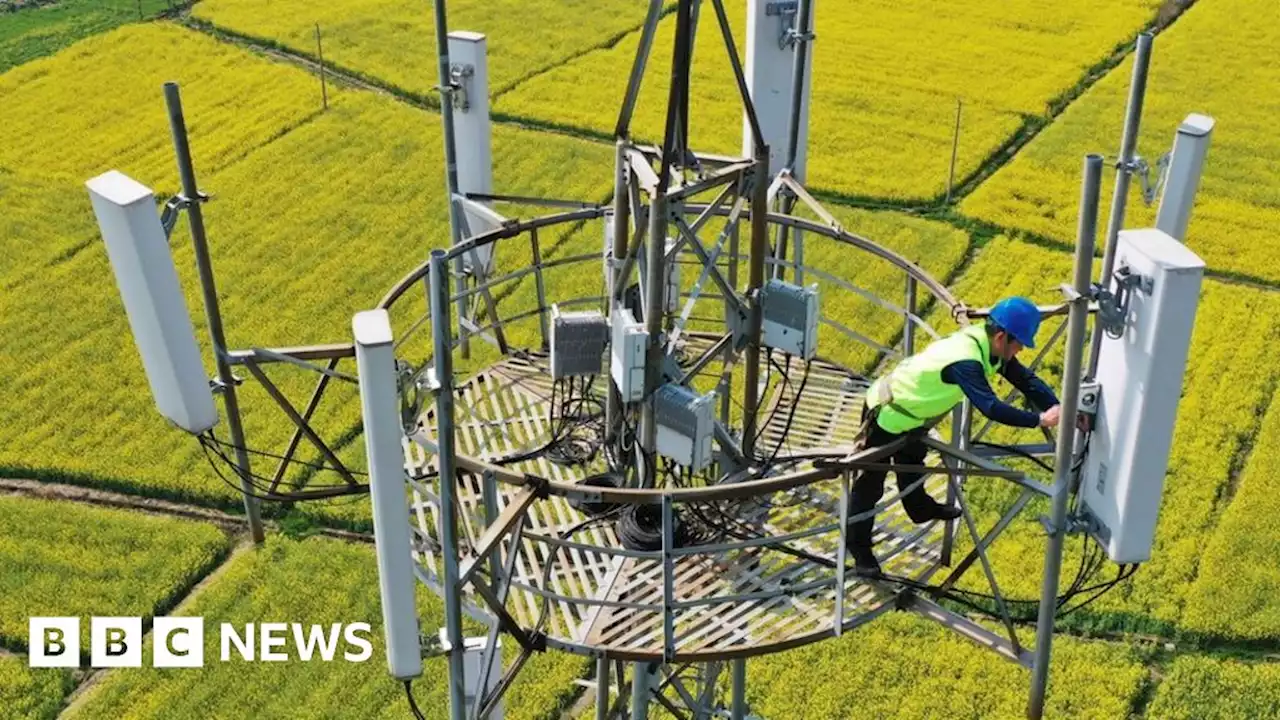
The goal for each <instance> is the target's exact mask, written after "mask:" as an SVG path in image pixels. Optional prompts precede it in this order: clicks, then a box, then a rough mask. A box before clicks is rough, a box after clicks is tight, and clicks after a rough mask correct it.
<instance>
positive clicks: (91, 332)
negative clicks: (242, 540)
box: [0, 27, 613, 507]
mask: <svg viewBox="0 0 1280 720" xmlns="http://www.w3.org/2000/svg"><path fill="white" fill-rule="evenodd" d="M143 31H145V32H147V33H161V34H163V35H165V36H167V35H168V34H171V33H176V34H177V35H178V36H180V37H186V38H189V39H190V41H191V42H193V43H195V45H194V47H192V48H187V50H184V51H183V52H184V53H185V52H188V51H191V52H199V49H200V48H201V47H203V46H204V44H205V43H210V42H212V41H209V40H207V39H205V38H203V37H201V36H199V35H198V34H197V33H193V32H191V31H188V30H185V29H180V28H173V27H164V28H130V29H128V30H122V31H119V33H117V34H129V33H138V32H143ZM110 37H112V36H106V38H99V39H98V40H95V41H88V42H89V43H94V42H99V41H101V40H105V39H107V38H110ZM213 45H214V47H215V48H217V50H218V52H221V53H227V56H226V57H225V58H224V62H225V63H227V64H229V65H230V66H231V67H233V68H240V69H239V70H237V72H242V73H244V74H245V75H247V76H250V77H254V76H261V75H263V74H264V73H266V74H270V73H273V72H276V71H281V72H286V73H289V74H297V75H300V76H302V77H305V75H304V74H302V73H300V72H298V71H295V70H291V69H288V68H282V67H280V66H278V65H275V64H273V63H271V62H269V61H266V60H263V59H259V58H254V57H253V56H251V55H249V54H248V53H244V52H242V51H239V50H235V49H234V48H230V47H229V46H226V45H221V44H217V43H213ZM126 47H133V52H135V53H137V54H138V57H139V58H145V57H146V56H147V53H149V52H150V48H149V47H148V46H147V45H146V44H145V43H135V44H134V45H132V46H126ZM68 52H69V53H73V54H81V53H83V52H85V51H84V50H83V49H82V48H81V47H80V46H77V47H74V48H72V49H71V50H69V51H68ZM116 60H117V61H118V62H119V68H121V69H119V70H117V73H118V74H119V75H120V78H119V79H118V80H116V81H115V82H116V83H118V84H119V85H120V86H121V87H133V85H134V84H145V83H147V82H149V80H148V73H149V71H148V70H147V69H146V63H145V61H144V60H141V59H140V60H138V61H137V62H130V61H129V59H128V56H127V54H126V53H125V52H124V50H123V49H122V50H120V51H118V53H117V56H116ZM44 62H45V61H41V64H43V63H44ZM49 62H50V64H49V65H48V66H47V67H46V73H47V77H46V78H45V79H44V80H43V82H44V83H45V84H46V85H48V86H52V85H55V84H66V83H70V82H71V81H72V80H71V79H64V78H63V77H62V76H63V74H68V75H74V74H75V73H77V72H79V71H81V70H82V66H81V65H78V64H75V63H71V62H64V58H63V56H58V57H55V58H51V59H50V61H49ZM241 66H243V67H241ZM29 67H35V65H33V66H29ZM131 67H142V68H143V70H141V71H139V76H138V77H136V78H134V77H132V75H131V72H132V71H131V70H129V68H131ZM26 69H27V68H23V70H26ZM10 75H12V73H11V74H10ZM10 75H6V76H5V77H4V80H8V79H9V77H10ZM157 87H158V86H157ZM300 90H301V91H304V92H309V90H310V86H309V85H304V86H303V87H302V88H301V89H300ZM121 94H122V95H123V93H121ZM250 100H251V99H250ZM279 100H280V101H282V102H283V101H286V100H288V98H287V97H283V98H280V99H279ZM98 101H99V99H98V98H97V96H96V95H95V97H94V102H95V103H96V102H98ZM123 101H124V99H122V100H120V101H117V103H116V105H115V106H112V108H111V109H110V110H93V109H92V108H94V107H97V106H96V105H90V106H89V107H90V109H89V110H86V111H85V112H84V113H83V114H81V115H79V116H77V117H78V119H79V122H80V123H82V124H83V125H86V126H108V125H109V126H111V127H116V126H117V125H118V123H117V122H114V121H110V120H109V117H110V116H112V115H113V113H114V109H115V108H116V107H118V106H120V105H121V104H123ZM102 102H105V101H102ZM246 102H248V101H246ZM193 105H194V106H189V107H188V110H187V120H188V123H189V126H190V130H191V135H192V143H193V147H194V153H195V161H196V165H197V172H198V175H199V178H200V184H201V187H202V188H203V189H204V190H206V191H208V192H211V193H213V194H214V200H213V201H212V202H210V203H208V204H207V205H206V206H205V208H204V214H205V218H206V223H207V227H208V231H209V240H210V252H211V255H212V258H213V263H214V268H215V271H216V273H217V280H218V290H219V295H220V298H221V303H222V310H223V317H224V321H225V323H226V330H227V337H228V341H229V342H230V344H231V345H232V346H233V347H247V346H250V345H258V346H279V345H297V344H304V343H309V342H343V341H349V340H350V318H351V315H352V314H353V313H355V312H356V311H358V310H363V309H367V308H369V307H372V306H373V305H374V304H375V303H376V302H377V301H378V300H379V299H380V298H381V296H382V295H383V294H384V293H385V292H386V291H387V290H388V289H389V288H390V287H391V285H392V284H394V283H395V282H396V281H397V280H399V279H400V278H401V277H402V276H403V275H404V274H406V273H407V272H409V271H410V270H411V269H412V268H413V267H415V266H416V265H417V264H418V263H420V262H422V261H423V260H424V259H425V258H426V257H427V255H428V253H429V251H430V250H431V249H432V248H435V247H441V246H445V245H447V244H448V242H449V234H448V225H447V212H446V209H445V204H444V200H443V198H444V177H443V172H442V171H441V166H442V164H443V148H442V145H441V140H440V118H439V116H438V115H435V114H432V113H427V112H423V111H421V110H417V109H414V108H411V107H408V106H406V105H403V104H401V103H398V102H396V101H395V100H393V99H391V98H387V97H381V96H376V95H373V94H369V93H363V92H347V93H344V94H343V95H342V96H340V98H339V101H338V102H336V103H334V104H332V105H331V107H330V110H329V111H328V112H326V113H320V114H318V115H317V116H315V117H314V118H312V119H311V120H310V121H309V122H304V123H302V124H300V125H298V126H297V127H294V128H293V129H292V131H290V132H288V133H286V134H284V135H283V136H280V137H277V138H276V139H275V140H273V141H271V142H269V143H267V144H266V145H265V146H262V147H259V148H257V149H253V148H252V147H245V148H243V149H242V152H243V154H244V157H242V158H240V159H239V160H237V161H235V162H230V163H229V164H228V163H227V162H226V161H227V160H229V159H230V156H229V152H227V151H229V150H230V148H231V146H230V145H228V144H226V143H227V140H226V138H224V137H223V133H224V130H225V128H224V127H223V126H219V125H217V124H216V123H215V124H210V122H208V120H207V119H206V118H205V117H204V116H203V115H202V114H201V112H202V109H207V110H208V111H209V113H210V114H211V115H212V116H213V119H215V120H216V119H217V118H219V117H222V116H223V113H224V112H227V113H230V112H231V111H230V110H227V111H219V110H217V109H213V108H209V107H208V105H202V104H200V103H193ZM125 106H126V107H127V105H125ZM271 107H272V105H271V104H268V105H267V108H266V109H264V110H263V112H264V113H265V114H266V115H267V116H269V115H270V108H271ZM252 108H253V106H252V105H251V104H250V105H241V106H239V108H238V109H237V110H236V111H235V113H234V115H235V116H236V117H239V118H241V122H242V123H245V126H246V127H248V126H255V123H256V122H258V120H257V119H258V118H259V117H260V116H259V115H258V114H257V113H255V112H254V111H253V109H252ZM5 111H7V108H6V110H5ZM5 111H0V112H5ZM155 114H156V115H157V116H158V118H159V120H158V121H159V122H161V123H164V122H165V120H164V112H163V104H162V103H161V104H159V105H158V107H157V108H155ZM63 132H67V131H66V130H64V131H63ZM242 137H243V135H242ZM266 139H267V138H263V140H266ZM158 142H161V143H163V144H162V145H157V146H156V148H155V149H154V151H151V152H150V154H149V155H134V156H132V157H144V158H145V157H154V158H155V162H154V163H153V164H154V166H155V167H156V168H157V169H156V170H155V171H154V172H155V173H156V175H155V176H154V177H152V178H150V179H148V181H150V182H157V183H159V184H160V186H164V185H170V186H172V184H176V182H175V176H176V172H175V171H174V170H172V169H169V168H171V167H172V166H171V165H165V166H164V168H163V169H162V168H160V165H161V164H162V162H161V161H162V160H163V162H165V163H171V162H172V160H171V159H167V158H164V157H163V152H168V148H167V143H168V133H167V129H166V130H164V132H163V134H162V135H161V136H160V138H159V140H158ZM202 148H203V150H204V152H205V153H206V154H201V153H202ZM220 148H222V149H224V151H222V152H221V154H220V150H219V149H220ZM493 149H494V158H495V167H494V176H495V186H496V188H497V189H498V190H500V191H504V192H512V193H516V194H521V195H544V196H555V197H564V196H567V197H587V198H603V197H604V195H605V194H606V193H607V192H608V185H609V181H610V178H611V172H610V170H609V168H610V165H609V163H610V161H611V158H612V154H613V153H612V149H611V148H609V147H607V146H605V145H601V144H598V143H588V142H584V141H581V140H576V139H573V138H569V137H565V136H546V135H537V134H534V133H532V132H530V131H527V130H522V129H518V128H514V127H510V126H495V128H494V140H493ZM78 152H81V153H82V157H83V158H84V159H83V160H81V161H80V162H79V163H78V165H82V166H83V165H88V164H89V163H90V162H92V163H95V164H98V163H100V164H101V166H103V167H112V166H117V167H121V168H122V169H124V170H125V171H127V172H134V170H133V168H134V167H137V165H135V164H133V163H131V162H126V161H127V160H128V158H129V157H131V155H130V154H129V152H128V149H127V148H116V147H113V146H103V147H101V148H99V150H98V152H99V153H101V154H100V155H98V154H96V153H94V152H93V151H92V150H90V149H80V150H78ZM113 153H114V154H113ZM220 158H221V159H222V160H223V161H224V162H223V163H221V164H219V163H218V162H217V161H218V160H219V159H220ZM143 166H144V167H150V166H151V165H148V164H146V163H144V164H143ZM36 168H37V169H39V166H36ZM600 168H603V169H604V171H603V172H595V171H596V170H598V169H600ZM73 171H74V172H78V173H83V172H86V170H85V169H84V168H83V167H81V168H79V169H77V168H74V167H69V168H67V170H66V172H67V173H70V172H73ZM4 177H5V176H3V175H0V178H4ZM83 177H87V176H82V178H83ZM64 179H65V184H63V185H59V183H62V182H63V180H64ZM144 179H147V178H144ZM80 182H82V179H81V178H78V179H71V178H69V177H67V176H66V175H65V174H64V175H61V176H58V177H57V178H55V179H54V180H50V181H49V183H52V184H51V185H50V186H49V188H48V189H50V190H51V191H61V190H63V189H64V188H65V189H66V190H67V192H68V193H69V195H67V200H66V207H65V213H66V215H67V216H68V218H69V219H67V218H64V219H62V220H57V221H56V222H55V221H54V219H53V218H44V212H45V210H44V209H45V208H49V207H52V206H53V205H51V204H48V203H46V204H43V205H42V204H40V203H37V202H35V201H34V200H32V201H31V202H28V203H27V204H28V205H33V206H34V209H33V210H31V211H30V212H29V213H27V215H28V216H29V217H31V218H35V217H39V218H42V220H41V222H34V221H33V222H32V223H31V224H30V225H28V226H26V227H33V228H36V229H37V230H39V232H40V233H43V234H42V235H40V237H41V238H45V239H47V238H58V237H59V236H58V234H57V230H58V228H59V227H67V228H73V229H74V228H79V229H78V230H76V232H77V233H82V234H81V235H80V239H81V240H82V241H83V243H81V245H82V249H80V250H79V251H78V252H68V251H67V248H68V247H70V248H71V249H72V250H74V249H76V247H80V246H81V245H77V242H79V241H77V240H75V239H74V234H72V235H68V238H69V239H67V240H66V241H65V243H64V244H62V245H59V244H57V243H53V244H51V245H50V246H49V247H48V248H46V249H44V250H41V249H40V248H39V245H38V244H37V241H38V239H37V238H33V239H32V242H31V243H30V244H28V243H27V234H26V230H24V229H23V227H24V226H16V227H17V229H18V230H20V231H21V232H20V233H19V235H18V236H17V237H18V238H19V239H20V240H21V243H20V244H19V245H16V246H15V247H19V248H23V249H21V250H20V255H19V259H20V260H21V261H22V263H23V264H24V266H26V267H28V268H32V267H39V268H40V271H39V272H38V273H32V272H19V273H17V275H10V273H8V272H7V270H8V268H6V272H5V273H4V274H3V275H0V280H2V281H3V282H5V283H6V284H5V290H4V291H3V293H0V311H3V312H0V328H2V329H0V335H2V336H3V337H4V338H5V342H4V343H3V344H0V363H2V364H3V367H5V368H6V372H5V373H4V374H3V379H0V386H2V387H3V392H4V393H5V396H6V397H8V398H10V400H11V404H10V407H11V409H12V410H13V411H14V412H16V413H20V414H21V416H22V417H23V418H24V422H22V423H8V424H5V425H4V427H3V428H0V438H3V439H0V467H2V468H4V470H5V472H6V473H7V474H19V475H23V476H28V477H29V476H31V475H33V474H41V473H51V472H52V473H59V474H62V475H64V476H65V475H67V474H72V475H76V476H79V477H80V478H81V480H82V481H84V482H89V483H94V484H99V485H107V486H112V487H120V488H123V489H128V490H132V491H143V492H146V493H148V494H153V495H162V496H169V497H176V498H183V499H200V500H203V501H206V502H209V501H212V502H215V503H218V504H222V505H225V506H228V507H236V506H237V505H238V503H239V501H238V498H237V494H236V493H235V492H234V490H232V489H230V488H228V487H226V486H225V485H223V484H222V483H221V482H219V481H218V479H217V478H216V477H214V476H213V474H212V473H211V471H210V470H209V468H208V466H207V464H206V461H205V458H204V456H203V454H202V453H201V451H200V449H199V447H198V446H197V445H196V443H195V442H194V441H193V440H191V439H190V438H189V437H187V436H186V435H185V434H183V433H181V432H180V431H177V430H174V429H172V428H170V427H168V426H167V425H166V424H165V422H164V421H163V419H162V418H161V417H160V416H159V414H158V413H157V412H156V411H155V409H154V406H153V402H152V400H151V396H150V390H149V388H148V386H147V383H146V378H145V376H144V374H143V372H142V368H141V363H140V361H139V359H138V354H137V350H136V348H135V347H134V345H133V339H132V336H131V335H130V333H129V329H128V323H127V321H126V317H125V315H124V311H123V308H122V306H121V304H120V300H119V295H118V290H117V288H116V286H115V280H114V278H113V276H112V274H111V270H110V267H109V265H108V263H107V259H106V253H105V252H103V250H102V247H101V240H100V239H99V237H98V235H97V231H96V226H95V225H94V223H93V220H92V214H91V213H90V211H89V207H88V198H87V195H86V193H85V191H84V190H83V187H82V186H81V185H80ZM24 187H25V186H24ZM32 187H34V188H36V190H41V188H43V186H41V185H39V183H36V182H35V181H32ZM36 190H32V191H31V193H26V191H25V190H22V191H21V192H19V193H18V194H19V195H22V196H23V197H26V195H30V194H34V195H35V196H37V199H40V198H41V197H42V196H40V193H39V192H36ZM23 193H26V195H24V194H23ZM8 197H9V196H8V194H7V193H4V194H0V203H6V202H7V201H8V200H7V198H8ZM45 200H47V198H45V199H44V200H41V202H45ZM24 202H25V201H24ZM15 206H17V203H16V202H15ZM5 222H9V220H6V221H5ZM42 223H43V224H42ZM64 223H65V224H64ZM173 237H174V241H173V243H172V247H173V250H174V255H175V262H176V265H177V267H178V270H179V274H180V277H181V279H182V281H183V284H184V287H185V288H186V290H187V293H188V308H189V310H190V311H191V313H192V316H193V324H194V327H195V329H196V333H197V337H198V338H200V339H201V341H202V342H203V341H204V338H205V336H206V333H205V322H204V316H203V308H202V306H201V304H200V299H199V290H198V286H197V283H196V275H195V268H194V261H193V259H192V251H191V245H190V242H189V240H188V228H187V226H186V223H185V221H183V222H180V223H179V225H178V226H177V228H176V229H175V231H174V236H173ZM59 242H62V241H59ZM544 242H546V243H547V244H548V245H553V244H554V243H555V242H557V235H556V234H555V233H545V236H544ZM525 257H527V256H525ZM523 261H525V260H524V258H522V257H517V256H515V255H511V256H510V257H506V258H504V259H503V260H502V262H504V263H508V264H510V266H515V265H516V263H518V262H523ZM11 278H13V279H12V280H11ZM206 357H208V355H207V354H206ZM348 369H351V368H350V366H348ZM268 375H269V376H271V377H272V378H273V379H274V380H275V381H277V382H278V383H280V385H281V389H282V390H283V391H284V392H285V393H286V395H288V396H289V397H290V398H291V399H292V401H293V402H294V404H295V405H296V406H298V407H302V406H304V405H305V403H306V400H307V397H308V395H309V392H310V389H311V388H312V387H313V386H314V383H315V380H316V379H317V376H316V375H315V374H314V373H309V372H307V371H304V370H300V369H297V368H291V367H281V366H273V367H271V368H270V369H269V370H268ZM331 390H332V392H331V393H330V394H329V396H328V397H327V399H326V402H325V403H324V404H322V406H321V409H320V411H319V412H318V414H317V416H316V418H315V421H314V422H315V425H316V426H317V428H318V429H319V430H320V431H321V432H322V434H324V435H325V436H326V437H329V438H335V437H336V436H337V435H338V434H340V433H342V432H344V431H346V430H347V429H348V428H350V427H351V426H352V425H353V424H356V423H358V421H359V404H358V402H354V400H353V398H354V394H353V393H352V392H351V390H350V389H349V388H346V387H345V386H344V384H342V383H335V384H334V385H333V386H331ZM344 392H346V393H347V394H346V395H345V396H344V395H343V393H344ZM344 397H345V399H346V400H347V402H343V398H344ZM242 406H243V407H244V408H245V412H246V419H245V422H246V426H247V428H248V433H249V440H250V444H251V445H252V447H254V448H257V449H264V450H279V449H281V448H282V447H283V445H284V442H285V441H286V440H287V438H288V436H289V433H290V432H291V430H290V428H291V426H290V425H289V424H288V420H287V418H285V416H284V415H283V414H282V413H280V411H279V410H278V409H276V407H275V405H274V403H272V402H271V400H270V399H269V398H268V397H267V396H266V394H265V392H264V391H263V390H262V389H261V388H260V387H258V385H257V384H256V383H246V384H245V385H244V386H243V387H242ZM219 432H220V433H221V435H222V437H223V438H224V439H225V437H226V435H225V433H226V430H225V426H221V427H220V428H219ZM304 452H306V453H310V452H311V449H310V448H305V447H304ZM299 459H309V458H308V456H307V455H304V456H302V457H300V458H299ZM254 467H255V471H256V472H258V473H260V474H267V475H269V474H271V473H272V472H273V471H274V463H273V462H270V461H266V460H262V459H256V461H255V465H254ZM329 479H330V478H326V481H327V480H329Z"/></svg>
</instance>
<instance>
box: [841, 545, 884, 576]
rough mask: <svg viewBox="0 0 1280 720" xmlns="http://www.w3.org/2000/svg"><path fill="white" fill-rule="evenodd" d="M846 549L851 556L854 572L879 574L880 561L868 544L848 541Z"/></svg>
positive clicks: (869, 574) (867, 574)
mask: <svg viewBox="0 0 1280 720" xmlns="http://www.w3.org/2000/svg"><path fill="white" fill-rule="evenodd" d="M846 549H847V550H848V551H849V555H850V556H851V557H853V571H854V572H855V573H856V574H858V575H866V576H870V577H879V576H880V575H881V570H880V561H879V560H877V559H876V554H875V553H874V552H872V550H871V547H870V546H867V545H854V544H852V543H850V544H849V545H848V547H847V548H846Z"/></svg>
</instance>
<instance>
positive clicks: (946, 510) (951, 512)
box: [931, 503, 960, 520]
mask: <svg viewBox="0 0 1280 720" xmlns="http://www.w3.org/2000/svg"><path fill="white" fill-rule="evenodd" d="M931 514H932V515H933V518H932V519H933V520H955V519H956V518H958V517H960V506H959V505H943V504H942V503H936V504H935V505H934V507H933V512H932V513H931Z"/></svg>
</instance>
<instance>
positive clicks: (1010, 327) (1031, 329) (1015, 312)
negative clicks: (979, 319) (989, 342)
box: [990, 297, 1040, 348]
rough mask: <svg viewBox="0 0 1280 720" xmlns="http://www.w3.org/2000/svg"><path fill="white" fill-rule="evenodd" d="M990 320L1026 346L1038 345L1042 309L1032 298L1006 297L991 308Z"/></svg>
mask: <svg viewBox="0 0 1280 720" xmlns="http://www.w3.org/2000/svg"><path fill="white" fill-rule="evenodd" d="M990 320H991V322H993V323H995V324H996V325H998V326H999V327H1000V329H1002V330H1004V331H1005V332H1007V333H1009V334H1010V335H1012V336H1013V338H1014V339H1015V340H1017V341H1018V342H1020V343H1022V344H1023V345H1025V346H1026V347H1029V348H1034V347H1035V346H1036V331H1037V330H1039V329H1040V311H1039V310H1038V309H1036V305H1035V303H1033V302H1031V301H1030V300H1028V299H1026V298H1024V297H1010V298H1005V299H1004V300H1001V301H1000V302H998V303H996V305H995V307H993V308H991V315H990Z"/></svg>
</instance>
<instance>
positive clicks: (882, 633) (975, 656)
mask: <svg viewBox="0 0 1280 720" xmlns="http://www.w3.org/2000/svg"><path fill="white" fill-rule="evenodd" d="M1052 663H1053V667H1052V670H1051V675H1050V677H1051V678H1052V681H1053V682H1052V686H1051V687H1052V691H1051V692H1050V694H1049V702H1048V706H1047V708H1046V713H1045V714H1046V716H1047V717H1055V718H1119V717H1124V716H1125V715H1126V713H1127V711H1128V709H1129V706H1130V703H1131V702H1132V701H1133V699H1134V698H1135V696H1136V695H1137V693H1138V692H1139V689H1140V686H1141V681H1142V677H1143V674H1144V671H1143V668H1142V665H1141V663H1140V662H1139V660H1138V658H1137V655H1136V653H1135V652H1134V651H1133V650H1132V649H1130V648H1128V647H1126V646H1123V645H1111V644H1107V643H1090V642H1082V641H1080V640H1076V639H1073V638H1059V639H1058V640H1057V642H1055V643H1054V646H1053V656H1052ZM747 672H748V673H749V676H750V677H749V678H748V682H747V700H748V701H749V702H750V703H751V709H752V710H753V711H754V712H757V713H759V714H760V715H761V716H762V717H777V718H783V717H785V718H790V719H792V720H829V719H830V718H863V717H866V718H884V719H885V720H889V719H895V720H897V719H900V720H908V719H909V718H910V719H912V720H914V719H915V718H992V719H997V718H998V719H1000V720H1004V719H1006V718H1007V719H1014V718H1022V717H1025V714H1024V712H1025V708H1026V689H1027V682H1028V673H1027V672H1026V671H1025V670H1023V669H1022V668H1020V667H1018V666H1017V665H1015V664H1013V663H1011V662H1009V661H1008V660H1004V659H1002V658H1000V657H997V656H996V655H995V654H994V653H992V652H991V651H990V650H987V649H985V648H980V647H978V646H977V645H975V644H973V643H971V642H969V641H968V640H965V639H962V638H960V637H959V636H958V635H956V634H955V633H952V632H949V631H947V630H945V629H943V628H941V627H939V626H938V625H936V624H935V623H932V622H930V621H928V620H924V619H922V618H919V617H915V616H914V615H913V614H911V613H891V614H889V615H885V616H883V617H881V618H877V619H876V620H874V621H873V622H871V623H870V624H869V625H866V626H863V627H861V628H858V629H857V630H855V631H853V632H851V633H848V634H846V635H845V636H844V637H842V638H840V639H837V640H827V641H824V642H820V643H816V644H813V645H807V646H805V647H803V648H800V649H798V650H791V651H788V652H784V653H778V654H775V655H767V656H765V657H762V658H759V659H755V660H752V661H751V662H748V663H747Z"/></svg>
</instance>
